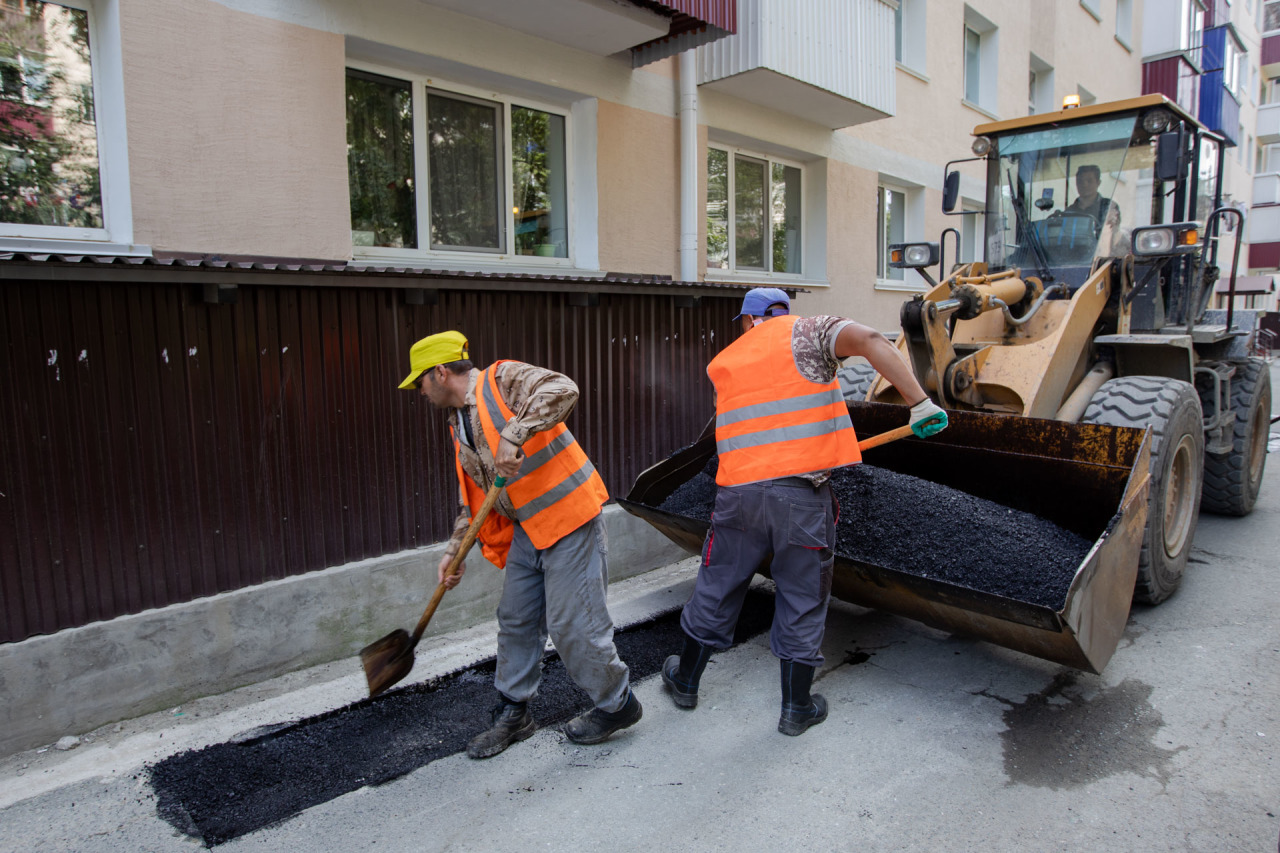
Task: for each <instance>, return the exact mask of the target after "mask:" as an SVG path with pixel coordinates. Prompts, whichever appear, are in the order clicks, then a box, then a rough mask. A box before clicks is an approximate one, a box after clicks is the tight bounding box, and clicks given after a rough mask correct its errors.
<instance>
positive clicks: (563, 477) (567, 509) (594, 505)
mask: <svg viewBox="0 0 1280 853" xmlns="http://www.w3.org/2000/svg"><path fill="white" fill-rule="evenodd" d="M502 363H503V362H501V361H496V362H494V363H493V364H491V365H489V367H488V368H486V369H485V370H484V371H482V372H481V374H480V378H479V379H478V380H477V382H476V408H477V410H478V411H479V413H480V426H481V428H482V429H484V436H485V439H486V440H487V441H488V443H489V449H490V450H495V449H496V448H497V447H498V441H499V440H500V439H501V437H502V429H503V427H505V426H506V425H507V421H508V420H510V419H511V418H512V417H513V415H512V412H511V409H510V408H508V407H507V401H506V400H504V399H502V394H501V393H500V392H499V391H498V379H497V368H498V365H500V364H502ZM465 416H466V415H465V414H463V417H465ZM454 441H455V446H456V442H457V438H456V436H455V438H454ZM521 450H523V451H524V455H525V459H524V462H523V463H522V464H521V465H520V470H519V472H517V473H516V475H515V476H514V477H512V478H511V479H510V480H508V481H507V485H506V491H507V498H508V499H509V500H510V501H511V505H512V506H513V507H514V508H515V514H516V521H518V522H520V526H521V527H523V528H524V532H525V533H526V534H528V536H529V541H530V542H532V543H533V547H535V548H537V549H539V550H542V549H544V548H550V547H551V546H552V545H554V544H555V543H556V542H558V541H560V539H561V538H562V537H564V536H566V535H568V534H570V533H572V532H573V531H575V530H577V529H578V528H579V527H581V526H582V525H584V524H586V523H587V522H588V521H590V520H591V519H593V518H595V517H596V516H597V515H599V514H600V507H601V505H602V504H604V502H605V501H607V500H609V492H608V491H607V490H606V489H605V487H604V481H603V480H601V479H600V475H599V474H598V473H596V468H595V466H594V465H592V464H591V460H590V459H588V458H587V454H586V453H585V452H583V450H582V448H581V447H580V446H579V445H578V442H577V441H576V440H575V439H574V437H573V433H571V432H569V428H568V427H566V426H565V425H564V424H562V423H561V424H556V425H555V426H553V427H551V429H548V430H544V431H543V432H539V433H535V434H534V435H532V436H530V437H529V440H528V441H526V442H525V443H524V446H523V447H522V448H521ZM457 464H458V472H459V477H460V479H461V480H462V484H463V493H464V497H465V498H466V500H467V506H469V507H470V508H471V512H472V513H473V514H474V513H475V512H476V511H477V510H479V509H480V504H481V502H482V501H483V500H484V491H483V490H481V489H480V487H479V486H478V485H477V484H476V483H475V482H473V481H472V480H471V478H470V477H467V476H466V475H465V474H464V473H463V471H462V462H461V458H460V457H459V460H458V463H457ZM494 518H501V516H498V515H497V514H496V513H490V514H489V518H488V519H486V520H485V524H484V525H482V527H481V533H482V534H483V533H484V528H485V527H489V521H490V520H491V519H494ZM504 520H506V519H504ZM498 527H499V525H497V524H496V523H495V526H494V527H493V528H492V530H491V533H492V534H494V535H500V531H499V529H498ZM514 532H515V531H514V530H511V531H509V532H508V533H507V534H506V542H505V545H503V544H502V543H501V542H500V541H498V542H492V541H491V543H490V544H489V546H488V547H485V545H486V543H485V542H484V541H483V538H482V541H481V545H482V547H485V556H486V557H488V558H489V560H490V562H493V563H494V564H495V565H499V566H501V565H505V564H506V551H507V550H509V549H510V547H511V541H510V536H511V535H514ZM490 551H495V552H497V551H501V558H502V562H501V563H499V562H498V561H497V560H495V559H494V558H493V557H491V556H489V552H490Z"/></svg>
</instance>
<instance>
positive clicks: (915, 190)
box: [873, 175, 929, 293]
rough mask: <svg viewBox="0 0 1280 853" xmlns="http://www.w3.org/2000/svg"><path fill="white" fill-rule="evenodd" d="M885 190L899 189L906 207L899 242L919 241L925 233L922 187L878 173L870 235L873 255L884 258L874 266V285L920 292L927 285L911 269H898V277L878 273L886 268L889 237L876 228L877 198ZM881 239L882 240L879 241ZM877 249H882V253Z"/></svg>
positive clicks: (878, 201) (901, 290) (878, 288)
mask: <svg viewBox="0 0 1280 853" xmlns="http://www.w3.org/2000/svg"><path fill="white" fill-rule="evenodd" d="M885 190H892V191H893V192H897V193H902V196H903V207H904V208H905V209H906V210H905V216H904V217H903V223H902V242H904V243H916V242H920V240H921V239H923V238H922V236H921V235H923V234H924V233H925V198H924V190H923V188H922V187H920V186H919V185H916V184H911V183H908V182H906V181H903V180H900V179H898V178H895V177H893V176H890V175H881V176H880V179H879V181H878V182H877V184H876V198H875V204H876V207H875V233H874V238H873V239H874V240H875V241H876V243H877V244H878V245H877V250H876V255H877V257H883V259H884V268H883V269H881V268H877V269H876V270H875V279H876V283H875V289H876V290H888V291H898V292H904V293H924V292H926V291H927V290H928V289H929V286H928V284H927V283H926V282H925V280H924V278H923V277H921V275H920V274H919V273H918V272H916V271H915V270H911V269H904V270H903V271H902V278H900V279H896V278H886V277H884V275H882V274H883V273H886V271H887V270H888V263H889V251H888V249H889V244H890V242H891V240H892V238H891V237H890V236H889V235H888V234H885V235H883V238H882V235H881V231H880V226H881V216H882V214H881V209H880V199H881V198H882V197H883V196H884V191H885ZM882 239H883V244H882V245H880V244H881V241H882ZM881 250H883V253H882V252H881ZM877 266H878V264H877Z"/></svg>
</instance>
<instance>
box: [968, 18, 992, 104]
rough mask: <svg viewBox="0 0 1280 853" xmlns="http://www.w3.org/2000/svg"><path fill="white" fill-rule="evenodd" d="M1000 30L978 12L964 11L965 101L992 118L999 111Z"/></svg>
mask: <svg viewBox="0 0 1280 853" xmlns="http://www.w3.org/2000/svg"><path fill="white" fill-rule="evenodd" d="M996 38H997V30H996V27H995V25H994V24H992V23H991V22H990V21H988V20H987V19H986V18H984V17H982V16H981V15H979V14H978V13H977V12H975V11H973V10H972V9H970V8H969V7H968V6H965V7H964V100H965V101H966V102H968V103H969V104H972V105H974V106H976V107H978V108H980V109H982V110H984V111H986V112H988V113H990V114H993V115H994V113H995V109H996V84H997V82H998V79H997V78H998V70H997V67H996V56H997V43H996Z"/></svg>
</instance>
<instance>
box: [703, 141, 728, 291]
mask: <svg viewBox="0 0 1280 853" xmlns="http://www.w3.org/2000/svg"><path fill="white" fill-rule="evenodd" d="M728 268H729V152H728V151H721V150H720V149H718V148H708V149H707V269H722V270H727V269H728Z"/></svg>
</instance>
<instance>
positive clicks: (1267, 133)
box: [1257, 104, 1280, 145]
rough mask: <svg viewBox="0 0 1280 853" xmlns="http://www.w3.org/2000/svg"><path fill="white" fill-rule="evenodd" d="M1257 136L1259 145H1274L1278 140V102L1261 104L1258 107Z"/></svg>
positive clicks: (1279, 117)
mask: <svg viewBox="0 0 1280 853" xmlns="http://www.w3.org/2000/svg"><path fill="white" fill-rule="evenodd" d="M1257 138H1258V144H1259V145H1275V144H1276V143H1277V142H1280V104H1262V105H1260V106H1259V107H1258V126H1257Z"/></svg>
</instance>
